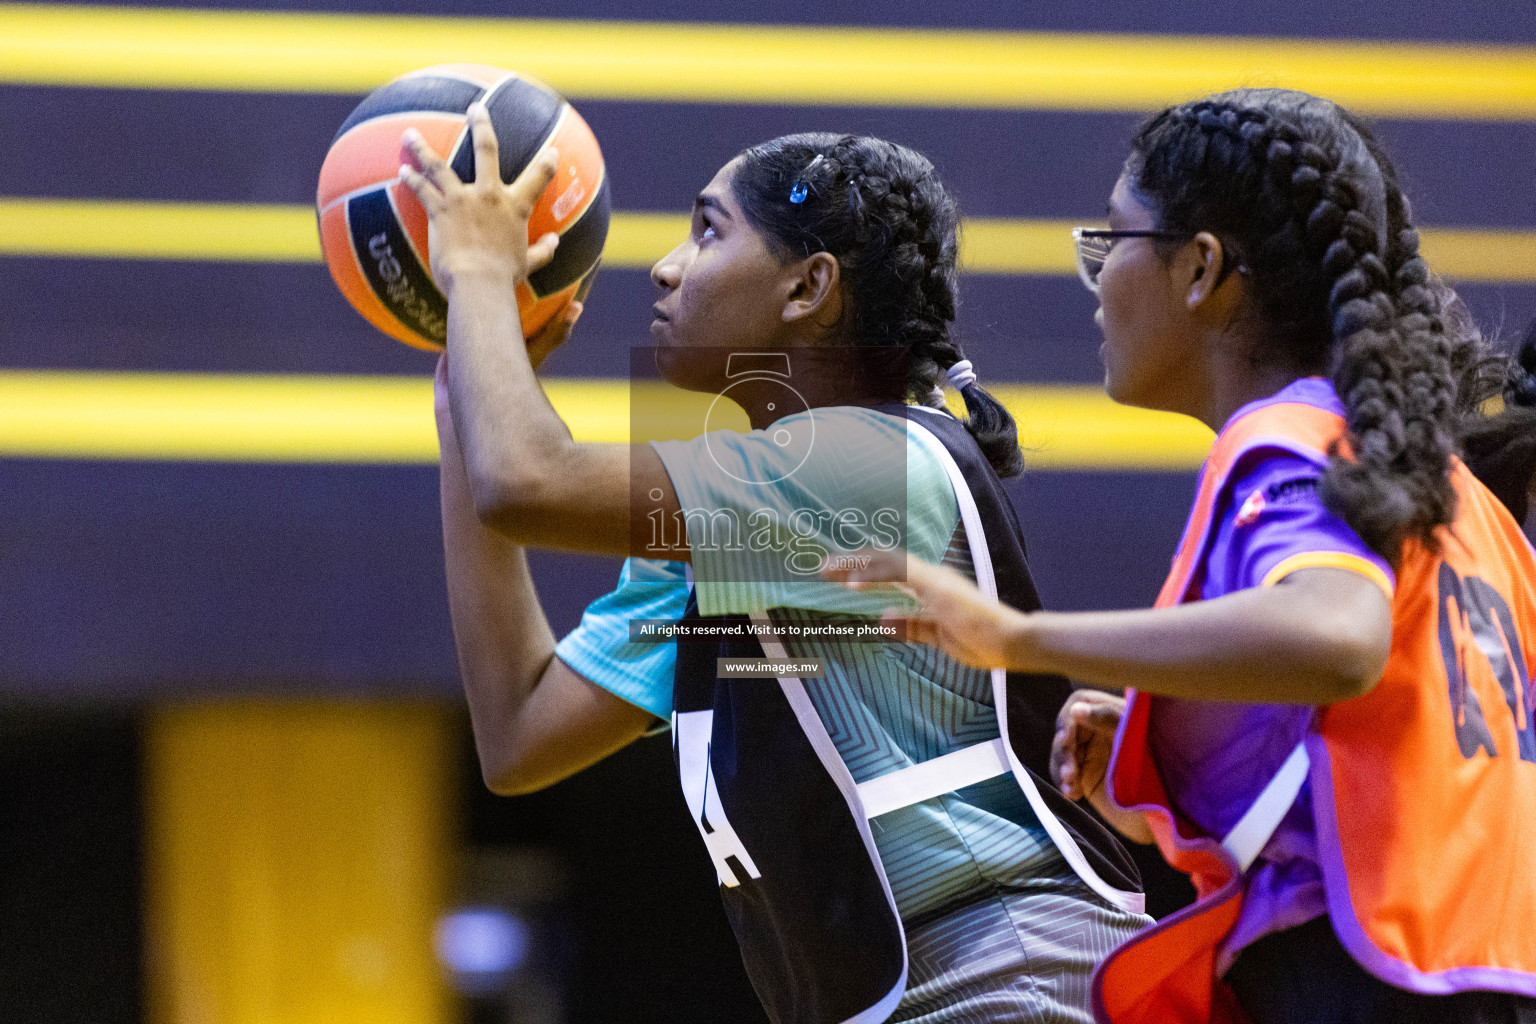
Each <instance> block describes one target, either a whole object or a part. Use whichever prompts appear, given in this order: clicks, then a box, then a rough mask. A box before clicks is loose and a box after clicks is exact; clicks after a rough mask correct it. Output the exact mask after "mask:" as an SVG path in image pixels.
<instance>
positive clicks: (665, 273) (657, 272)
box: [651, 239, 692, 291]
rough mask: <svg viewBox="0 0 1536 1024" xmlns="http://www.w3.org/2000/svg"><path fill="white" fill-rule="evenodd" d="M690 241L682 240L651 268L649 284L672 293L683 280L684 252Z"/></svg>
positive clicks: (685, 257) (685, 258) (685, 256)
mask: <svg viewBox="0 0 1536 1024" xmlns="http://www.w3.org/2000/svg"><path fill="white" fill-rule="evenodd" d="M691 244H692V243H691V241H689V240H687V239H684V240H683V241H682V242H680V243H679V244H678V245H677V247H676V248H674V249H673V250H672V251H671V252H669V253H667V254H666V255H665V256H663V257H662V258H661V259H659V260H657V261H656V262H655V263H654V264H653V265H652V266H651V284H653V285H655V286H656V287H657V288H661V289H664V290H665V291H672V290H673V289H674V288H676V287H677V286H678V284H679V283H680V282H681V281H682V279H683V266H684V265H685V263H686V261H687V252H686V250H687V249H688V248H689V246H690V245H691Z"/></svg>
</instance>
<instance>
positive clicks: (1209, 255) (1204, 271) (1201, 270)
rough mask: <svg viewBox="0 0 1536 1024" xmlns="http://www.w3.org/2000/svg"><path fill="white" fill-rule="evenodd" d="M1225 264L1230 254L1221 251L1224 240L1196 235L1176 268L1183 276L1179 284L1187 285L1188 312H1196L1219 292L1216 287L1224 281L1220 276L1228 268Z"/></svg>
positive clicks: (1180, 253)
mask: <svg viewBox="0 0 1536 1024" xmlns="http://www.w3.org/2000/svg"><path fill="white" fill-rule="evenodd" d="M1226 260H1227V253H1226V251H1225V250H1224V249H1223V248H1222V245H1221V239H1219V238H1217V237H1216V236H1215V235H1213V234H1211V233H1210V232H1209V231H1202V232H1200V233H1199V234H1197V235H1195V237H1194V238H1193V239H1191V240H1190V241H1189V243H1188V244H1186V245H1185V246H1184V248H1183V249H1182V250H1180V252H1179V255H1178V257H1177V258H1176V259H1175V261H1174V268H1175V270H1176V271H1177V272H1178V273H1179V274H1180V275H1182V280H1181V282H1180V283H1182V284H1183V285H1184V304H1185V305H1186V306H1187V307H1189V309H1191V310H1194V309H1197V308H1199V307H1200V306H1203V305H1204V304H1205V303H1206V301H1207V300H1208V299H1210V297H1211V295H1212V293H1213V292H1215V291H1216V286H1217V283H1218V282H1220V281H1221V280H1222V273H1221V272H1222V269H1223V268H1224V267H1225V266H1226Z"/></svg>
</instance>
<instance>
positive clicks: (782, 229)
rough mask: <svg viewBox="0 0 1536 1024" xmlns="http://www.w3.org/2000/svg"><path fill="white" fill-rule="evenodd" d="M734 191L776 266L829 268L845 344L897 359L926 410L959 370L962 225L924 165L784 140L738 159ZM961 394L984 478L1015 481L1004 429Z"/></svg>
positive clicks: (913, 156)
mask: <svg viewBox="0 0 1536 1024" xmlns="http://www.w3.org/2000/svg"><path fill="white" fill-rule="evenodd" d="M818 157H820V158H821V161H820V162H819V163H816V164H815V166H814V168H812V169H811V170H810V171H807V168H811V165H812V164H813V162H814V161H816V159H817V158H818ZM797 182H803V183H804V184H805V186H806V194H805V197H804V199H803V201H802V202H798V203H796V202H792V201H791V200H790V199H789V194H790V191H791V188H792V186H793V185H794V184H795V183H797ZM732 190H733V192H734V193H735V195H736V198H737V200H738V201H739V202H740V203H741V206H742V209H743V210H744V211H745V212H746V214H747V217H748V218H749V219H750V220H751V221H752V223H753V225H754V226H755V227H756V228H757V229H758V230H759V232H760V233H761V234H762V235H763V236H764V238H765V239H767V240H768V242H769V243H770V245H772V246H774V247H776V248H777V249H779V250H780V251H781V252H782V253H784V254H785V255H788V256H795V257H804V256H809V255H811V254H812V253H815V252H827V253H830V254H831V255H832V256H834V257H836V259H837V261H838V265H839V268H840V270H841V273H842V279H843V282H844V287H845V289H846V291H847V294H848V298H849V302H848V304H847V311H846V313H845V317H846V322H845V324H844V333H845V335H846V337H847V338H848V340H849V341H850V342H851V343H852V344H855V345H868V346H880V347H896V348H904V349H905V350H906V357H907V358H906V392H907V394H906V396H905V397H909V398H915V399H916V400H918V401H927V399H928V396H929V395H930V393H931V392H932V391H933V390H934V388H935V387H937V386H938V384H939V383H940V382H941V381H943V379H944V376H945V371H946V370H947V369H948V368H949V367H951V366H953V365H954V364H955V363H957V362H959V361H960V360H961V359H963V358H964V355H963V354H962V352H961V349H960V345H959V343H958V342H957V341H956V340H955V338H954V334H953V325H954V320H955V311H956V297H955V292H956V270H955V261H956V258H957V255H958V246H957V241H956V232H957V229H958V227H959V221H960V214H959V210H958V208H957V207H956V205H955V202H954V199H953V198H951V197H950V195H949V193H948V192H947V191H945V189H944V186H943V185H942V184H940V182H939V179H938V175H937V174H936V172H935V171H934V168H933V165H932V164H931V163H929V162H928V160H927V159H926V158H924V157H923V156H922V155H921V154H918V153H916V152H914V151H913V150H910V149H907V148H906V147H905V146H899V145H896V144H895V143H891V142H885V141H883V140H880V139H872V138H867V137H863V136H854V135H830V134H806V135H788V136H785V137H783V138H780V139H774V140H773V141H772V142H767V143H764V144H762V145H760V146H754V147H752V148H751V149H749V150H747V151H746V152H745V153H743V154H742V156H741V162H740V164H739V166H738V169H737V171H736V175H735V177H734V179H733V183H732ZM961 394H962V395H963V397H964V398H965V404H966V409H967V411H968V412H969V414H970V415H969V418H968V419H967V421H966V428H967V429H968V430H969V431H970V433H971V435H972V436H973V437H974V438H975V439H976V442H977V444H978V445H979V446H980V448H981V450H982V452H983V453H984V454H985V455H986V456H987V459H988V461H989V462H991V464H992V466H993V468H994V469H996V471H997V472H998V474H999V475H1000V476H1008V475H1011V474H1014V473H1017V472H1019V471H1020V470H1021V469H1022V468H1023V456H1022V454H1021V453H1020V452H1019V445H1018V429H1017V427H1016V426H1015V424H1014V422H1013V417H1012V416H1011V415H1009V413H1008V411H1007V409H1005V408H1004V407H1003V406H1002V405H1001V404H1000V403H999V402H998V401H997V400H996V399H994V398H993V397H992V396H991V395H989V394H987V392H986V391H985V390H984V389H982V388H981V387H980V386H979V385H976V384H971V385H968V386H967V387H965V388H964V389H963V390H962V392H961ZM898 397H900V396H898Z"/></svg>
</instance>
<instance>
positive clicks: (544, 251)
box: [528, 231, 560, 274]
mask: <svg viewBox="0 0 1536 1024" xmlns="http://www.w3.org/2000/svg"><path fill="white" fill-rule="evenodd" d="M559 245H560V236H559V235H557V234H555V233H554V232H553V231H551V232H549V233H547V234H545V235H543V236H542V237H540V239H539V240H538V241H537V242H534V243H533V244H532V245H530V246H529V247H528V273H530V274H534V273H537V272H539V271H540V270H543V269H544V268H545V267H547V266H549V261H550V260H552V259H554V258H555V249H556V248H557V247H558V246H559Z"/></svg>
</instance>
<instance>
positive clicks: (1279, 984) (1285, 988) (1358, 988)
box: [1226, 916, 1536, 1024]
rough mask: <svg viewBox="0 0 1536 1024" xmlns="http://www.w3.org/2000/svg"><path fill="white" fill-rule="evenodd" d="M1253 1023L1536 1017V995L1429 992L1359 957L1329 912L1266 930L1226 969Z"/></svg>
mask: <svg viewBox="0 0 1536 1024" xmlns="http://www.w3.org/2000/svg"><path fill="white" fill-rule="evenodd" d="M1226 980H1227V984H1228V985H1230V986H1231V987H1232V991H1233V992H1234V993H1236V994H1237V1000H1238V1002H1239V1003H1241V1004H1242V1006H1243V1010H1244V1011H1245V1012H1247V1014H1248V1016H1249V1017H1250V1018H1252V1020H1253V1024H1442V1022H1444V1024H1536V999H1532V998H1531V997H1529V996H1517V995H1511V994H1509V993H1508V992H1458V993H1456V994H1455V995H1449V996H1426V995H1420V994H1419V993H1417V992H1409V991H1407V990H1406V989H1401V988H1397V987H1395V986H1392V985H1388V984H1387V983H1386V982H1384V981H1382V980H1380V979H1379V978H1377V977H1376V976H1375V975H1373V974H1371V973H1369V972H1368V971H1366V970H1365V968H1363V967H1361V966H1360V965H1359V964H1357V963H1355V960H1354V958H1353V957H1351V956H1350V955H1349V953H1348V952H1346V951H1345V949H1344V947H1343V946H1342V945H1341V944H1340V943H1339V940H1338V937H1337V936H1335V935H1334V934H1333V925H1332V924H1331V923H1330V922H1329V920H1328V918H1327V917H1326V916H1324V917H1319V918H1317V919H1316V920H1312V921H1308V922H1307V923H1306V924H1304V925H1301V926H1300V927H1297V928H1290V929H1287V930H1286V931H1283V932H1274V933H1272V934H1270V935H1266V936H1264V937H1263V938H1262V939H1260V940H1259V941H1257V942H1255V943H1254V944H1253V945H1251V946H1249V947H1247V948H1246V949H1244V950H1243V951H1242V952H1241V953H1239V954H1238V956H1237V961H1236V962H1235V963H1234V964H1233V965H1232V967H1231V969H1230V970H1228V971H1227V976H1226Z"/></svg>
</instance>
